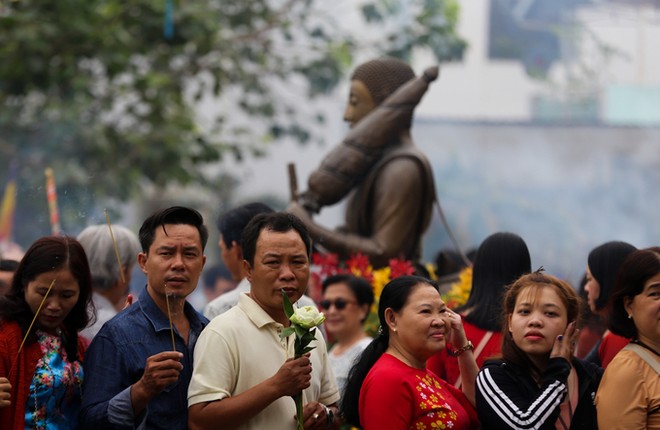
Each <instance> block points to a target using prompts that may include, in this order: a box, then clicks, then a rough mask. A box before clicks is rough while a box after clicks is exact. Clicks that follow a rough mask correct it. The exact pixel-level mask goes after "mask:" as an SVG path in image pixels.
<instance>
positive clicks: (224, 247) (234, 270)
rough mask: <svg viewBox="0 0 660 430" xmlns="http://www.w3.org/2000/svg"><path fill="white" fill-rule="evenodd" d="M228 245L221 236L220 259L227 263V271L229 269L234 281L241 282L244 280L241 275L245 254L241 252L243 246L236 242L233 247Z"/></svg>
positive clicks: (219, 243) (219, 244)
mask: <svg viewBox="0 0 660 430" xmlns="http://www.w3.org/2000/svg"><path fill="white" fill-rule="evenodd" d="M228 245H229V244H227V243H226V242H225V238H224V236H222V235H220V240H219V241H218V246H219V247H220V258H221V259H222V262H223V263H225V266H227V269H229V272H230V273H231V277H232V278H233V279H234V281H240V280H241V279H242V278H243V276H242V275H241V270H242V268H243V252H241V246H240V245H239V244H238V243H236V242H235V241H234V243H232V244H231V247H229V246H228Z"/></svg>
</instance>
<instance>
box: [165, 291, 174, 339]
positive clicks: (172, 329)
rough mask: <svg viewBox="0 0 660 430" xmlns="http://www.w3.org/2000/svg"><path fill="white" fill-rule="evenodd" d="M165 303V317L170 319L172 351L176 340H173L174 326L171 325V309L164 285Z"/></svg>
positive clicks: (168, 295)
mask: <svg viewBox="0 0 660 430" xmlns="http://www.w3.org/2000/svg"><path fill="white" fill-rule="evenodd" d="M165 303H167V319H168V320H170V334H171V335H172V351H176V342H175V341H174V326H173V325H172V311H171V310H170V294H169V293H168V292H167V286H165Z"/></svg>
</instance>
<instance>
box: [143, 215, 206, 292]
mask: <svg viewBox="0 0 660 430" xmlns="http://www.w3.org/2000/svg"><path fill="white" fill-rule="evenodd" d="M163 228H164V230H165V231H163ZM165 232H167V234H166V233H165ZM155 233H156V234H155V237H154V242H153V243H152V244H151V246H150V247H149V252H148V253H144V252H141V253H140V254H138V262H139V264H140V268H142V271H143V272H144V274H145V275H147V286H148V287H149V288H150V289H151V292H153V293H155V294H156V295H157V296H162V295H164V294H166V293H167V294H170V295H173V296H175V297H179V298H184V297H186V296H188V295H189V294H190V293H192V292H193V291H194V290H195V287H196V286H197V281H198V280H199V275H200V274H201V273H202V268H203V267H204V263H205V262H206V256H205V255H204V253H203V251H202V240H201V237H200V235H199V231H198V230H197V228H195V227H194V226H192V225H187V224H165V225H164V226H158V227H157V228H156V232H155Z"/></svg>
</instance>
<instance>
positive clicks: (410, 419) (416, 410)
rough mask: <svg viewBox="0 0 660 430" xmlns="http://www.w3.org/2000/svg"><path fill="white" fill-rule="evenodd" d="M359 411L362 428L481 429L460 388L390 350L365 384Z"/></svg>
mask: <svg viewBox="0 0 660 430" xmlns="http://www.w3.org/2000/svg"><path fill="white" fill-rule="evenodd" d="M359 411H360V422H361V425H362V428H363V430H375V429H393V430H398V429H414V430H426V429H441V428H448V429H452V430H471V429H478V428H479V420H478V418H477V414H476V410H475V409H474V406H472V405H471V404H470V402H469V401H468V399H467V398H466V397H465V395H464V394H463V393H462V392H461V391H460V390H458V389H456V388H454V387H452V386H451V385H449V384H448V383H447V382H445V381H443V380H442V379H440V378H438V377H437V376H436V375H434V374H433V373H431V372H429V371H428V370H420V369H415V368H413V367H410V366H408V365H407V364H405V363H403V362H402V361H400V360H399V359H397V358H395V357H394V356H392V355H390V354H387V353H386V354H383V355H382V356H381V357H380V358H379V359H378V361H377V362H376V364H374V366H373V367H372V368H371V370H370V371H369V374H367V377H366V378H365V380H364V383H363V384H362V389H361V390H360V403H359Z"/></svg>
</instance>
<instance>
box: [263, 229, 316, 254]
mask: <svg viewBox="0 0 660 430" xmlns="http://www.w3.org/2000/svg"><path fill="white" fill-rule="evenodd" d="M285 245H286V246H289V247H291V246H294V247H302V248H303V249H305V243H304V242H303V240H302V237H300V233H298V232H297V231H296V230H295V229H291V230H288V231H285V232H280V231H273V230H268V229H263V230H261V232H259V237H258V238H257V243H256V249H258V250H260V251H262V252H268V250H269V249H272V248H277V247H281V246H285Z"/></svg>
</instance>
